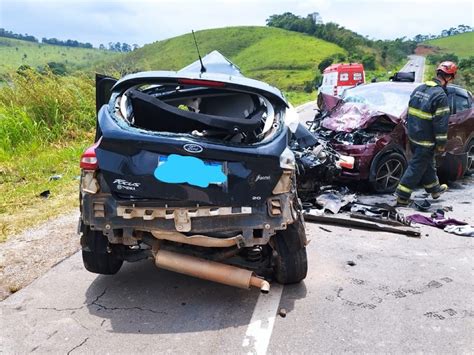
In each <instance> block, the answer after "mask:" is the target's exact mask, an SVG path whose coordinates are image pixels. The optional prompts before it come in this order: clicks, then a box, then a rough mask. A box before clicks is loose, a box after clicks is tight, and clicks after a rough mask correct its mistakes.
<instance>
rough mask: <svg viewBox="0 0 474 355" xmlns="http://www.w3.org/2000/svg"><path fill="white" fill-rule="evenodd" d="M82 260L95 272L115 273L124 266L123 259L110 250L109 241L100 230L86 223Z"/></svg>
mask: <svg viewBox="0 0 474 355" xmlns="http://www.w3.org/2000/svg"><path fill="white" fill-rule="evenodd" d="M81 245H82V261H83V263H84V267H85V268H86V270H87V271H90V272H93V273H95V274H102V275H113V274H116V273H117V272H118V271H119V270H120V268H121V267H122V264H123V260H120V259H118V258H117V256H116V255H115V254H114V253H113V252H110V250H109V241H108V240H107V237H106V236H105V235H103V234H102V232H100V231H93V230H91V229H90V228H89V226H86V225H84V227H83V231H82V237H81Z"/></svg>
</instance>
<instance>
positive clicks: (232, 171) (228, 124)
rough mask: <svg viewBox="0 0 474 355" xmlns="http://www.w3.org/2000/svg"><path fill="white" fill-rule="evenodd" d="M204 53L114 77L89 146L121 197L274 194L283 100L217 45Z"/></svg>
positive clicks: (254, 197) (283, 138)
mask: <svg viewBox="0 0 474 355" xmlns="http://www.w3.org/2000/svg"><path fill="white" fill-rule="evenodd" d="M203 63H204V66H205V71H203V70H202V68H201V65H200V63H199V61H197V62H195V63H193V64H191V65H190V66H188V67H186V68H183V69H182V70H180V71H178V72H169V71H168V72H166V71H159V72H143V73H138V74H133V75H129V76H126V77H124V78H123V79H121V80H119V81H118V82H117V83H116V84H115V85H114V87H113V89H112V96H111V99H110V102H109V104H108V105H104V106H102V108H101V109H100V111H99V114H98V117H99V122H98V123H99V130H100V136H101V137H102V138H101V141H100V143H99V145H98V147H97V148H96V154H97V159H98V162H99V166H100V169H101V172H102V174H103V178H104V179H105V182H106V183H107V185H108V186H109V188H110V190H111V192H112V193H113V194H114V195H115V196H116V198H117V199H118V200H127V201H130V200H133V201H143V202H146V201H151V202H152V203H153V205H158V206H168V205H169V206H181V205H207V206H209V205H210V206H212V205H215V206H232V207H234V206H235V207H237V206H254V205H258V204H261V203H262V201H264V200H265V199H266V198H268V197H269V196H270V195H271V194H272V191H273V189H274V187H275V185H277V182H278V181H279V179H280V177H281V176H282V172H283V170H282V168H281V165H282V163H281V160H282V159H284V158H285V157H286V156H287V155H288V149H287V144H288V143H287V142H288V129H287V127H286V126H285V122H284V121H285V115H286V111H287V109H288V105H287V102H286V100H285V99H284V97H283V96H282V94H281V92H280V91H279V90H277V89H276V88H274V87H271V86H269V85H267V84H265V83H262V82H259V81H256V80H252V79H248V78H245V77H244V76H242V74H241V73H240V70H239V68H238V67H236V66H235V65H234V64H232V63H231V62H230V61H229V60H227V59H226V58H225V57H223V56H222V55H221V54H220V53H218V52H212V53H211V54H209V55H207V56H206V57H204V58H203ZM282 157H283V158H282ZM289 158H290V160H291V158H292V157H291V154H289ZM283 166H284V164H283Z"/></svg>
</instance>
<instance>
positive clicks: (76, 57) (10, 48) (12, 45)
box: [0, 37, 117, 74]
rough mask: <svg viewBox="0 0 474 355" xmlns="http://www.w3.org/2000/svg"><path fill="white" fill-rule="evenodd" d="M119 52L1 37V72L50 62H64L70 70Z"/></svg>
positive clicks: (110, 56)
mask: <svg viewBox="0 0 474 355" xmlns="http://www.w3.org/2000/svg"><path fill="white" fill-rule="evenodd" d="M116 56H117V53H113V52H109V51H101V50H98V49H89V48H76V47H65V46H54V45H50V44H43V43H34V42H28V41H22V40H17V39H12V38H5V37H0V58H1V60H0V74H4V73H7V72H11V71H15V70H16V69H18V67H19V66H21V65H29V66H30V67H32V68H36V67H42V66H44V65H46V63H48V62H59V63H64V64H65V65H66V68H67V69H69V70H75V69H78V68H81V67H84V66H88V65H90V63H91V62H95V61H98V60H101V59H104V58H112V57H116Z"/></svg>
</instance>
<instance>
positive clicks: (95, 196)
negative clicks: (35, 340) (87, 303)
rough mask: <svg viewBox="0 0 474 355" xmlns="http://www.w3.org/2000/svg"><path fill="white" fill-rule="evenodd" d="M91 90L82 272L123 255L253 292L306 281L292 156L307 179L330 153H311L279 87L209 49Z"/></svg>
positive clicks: (321, 170)
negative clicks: (94, 116)
mask: <svg viewBox="0 0 474 355" xmlns="http://www.w3.org/2000/svg"><path fill="white" fill-rule="evenodd" d="M96 86H97V87H96V90H97V110H98V123H97V132H96V142H95V144H94V145H93V146H91V147H90V148H88V149H87V150H86V151H85V152H84V154H83V155H82V157H81V163H80V165H81V170H82V175H81V189H80V210H81V217H80V232H81V234H82V236H81V245H82V256H83V261H84V265H85V268H86V269H87V270H89V271H91V272H94V273H99V274H114V273H116V272H117V271H118V270H119V269H120V267H121V265H122V263H123V261H124V260H125V261H137V260H141V259H144V258H152V259H154V262H155V264H156V265H157V266H158V267H160V268H164V269H168V270H172V271H175V272H179V273H184V274H188V275H192V276H195V277H200V278H204V279H208V280H212V281H216V282H221V283H224V284H228V285H232V286H237V287H242V288H249V287H250V286H256V287H259V288H260V289H261V290H262V291H268V289H269V283H268V282H267V281H265V278H267V279H275V280H276V281H278V282H280V283H283V284H287V283H295V282H299V281H301V280H303V279H304V278H305V277H306V273H307V259H306V249H305V247H306V244H307V240H306V235H305V229H304V222H303V218H302V212H301V203H300V200H299V199H298V196H297V190H296V171H297V170H298V168H297V165H298V164H297V161H296V159H297V158H296V157H295V154H296V155H297V157H298V158H304V160H305V161H304V164H303V163H301V162H300V164H299V165H298V166H300V170H301V169H302V168H303V167H306V171H305V174H306V175H305V176H307V177H308V178H307V179H309V180H314V179H315V178H318V176H319V175H318V174H321V176H324V177H325V178H327V179H331V177H332V176H333V175H334V174H337V173H338V167H337V166H336V164H335V159H336V158H337V157H336V156H335V155H332V156H331V155H328V154H326V153H324V149H313V148H314V147H313V146H314V145H317V142H316V141H315V138H314V137H313V135H312V134H311V133H309V132H308V131H307V130H306V132H304V130H303V132H302V126H301V125H299V124H298V119H297V115H296V113H295V111H294V110H293V109H292V108H291V107H289V105H288V103H287V101H286V99H285V98H284V97H283V96H282V94H281V92H280V91H279V90H278V89H276V88H274V87H272V86H269V85H267V84H265V83H263V82H260V81H256V80H252V79H248V78H246V77H244V76H242V74H241V73H240V71H239V69H238V68H237V67H236V66H235V65H234V64H232V63H231V62H230V61H228V60H227V59H226V58H224V57H223V56H222V55H221V54H220V53H218V52H212V53H210V54H209V55H207V56H206V57H204V58H203V60H202V62H199V61H197V62H195V63H193V64H191V65H190V66H188V67H186V68H183V69H182V70H180V71H178V72H170V71H156V72H141V73H137V74H133V75H128V76H126V77H124V78H122V79H121V80H118V81H116V80H114V79H111V78H107V77H103V76H98V77H97V83H96ZM297 131H298V134H297V135H296V136H295V134H296V132H297ZM297 137H299V139H296V138H297ZM290 144H291V145H292V146H293V148H294V149H295V152H294V151H292V150H291V149H290ZM335 157H336V158H335ZM304 179H305V178H304V177H302V176H299V180H303V181H304Z"/></svg>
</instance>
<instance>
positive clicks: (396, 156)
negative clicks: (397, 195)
mask: <svg viewBox="0 0 474 355" xmlns="http://www.w3.org/2000/svg"><path fill="white" fill-rule="evenodd" d="M406 169H407V161H406V159H405V157H404V156H403V155H401V154H400V153H395V152H393V153H389V154H387V155H384V156H382V157H381V158H380V159H379V160H378V161H377V163H376V166H375V169H373V171H374V172H375V173H374V178H373V181H372V182H371V185H372V188H373V190H374V191H375V192H377V193H392V192H394V191H395V189H396V188H397V186H398V183H399V182H400V179H401V178H402V176H403V173H404V172H405V170H406Z"/></svg>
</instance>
